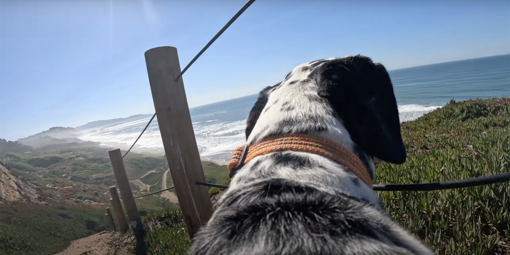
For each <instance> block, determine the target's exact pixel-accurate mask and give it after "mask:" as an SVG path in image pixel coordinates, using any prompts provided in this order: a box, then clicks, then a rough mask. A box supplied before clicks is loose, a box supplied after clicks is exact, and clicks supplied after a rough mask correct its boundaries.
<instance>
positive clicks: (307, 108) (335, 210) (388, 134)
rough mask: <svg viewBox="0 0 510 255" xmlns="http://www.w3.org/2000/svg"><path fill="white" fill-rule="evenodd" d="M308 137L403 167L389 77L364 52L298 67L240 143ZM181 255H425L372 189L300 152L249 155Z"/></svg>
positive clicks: (262, 99)
mask: <svg viewBox="0 0 510 255" xmlns="http://www.w3.org/2000/svg"><path fill="white" fill-rule="evenodd" d="M281 134H312V135H317V136H323V137H326V138H329V139H331V140H333V141H336V142H337V143H339V144H340V145H342V146H344V147H345V148H346V149H348V150H350V151H352V152H354V153H355V154H356V155H357V156H358V157H359V158H360V159H361V160H362V161H363V163H364V164H365V166H366V167H367V169H368V171H369V174H370V176H371V177H372V179H373V178H374V175H375V166H374V162H373V157H377V158H379V159H381V160H384V161H387V162H391V163H399V164H400V163H403V162H404V161H405V159H406V152H405V148H404V144H403V142H402V138H401V134H400V122H399V117H398V109H397V104H396V100H395V96H394V93H393V87H392V84H391V80H390V77H389V75H388V73H387V71H386V69H385V68H384V66H382V65H381V64H374V63H373V62H372V61H371V60H370V59H369V58H367V57H364V56H360V55H358V56H352V57H346V58H337V59H325V60H318V61H313V62H310V63H306V64H303V65H300V66H298V67H296V68H294V70H292V72H290V73H289V74H288V75H287V76H286V77H285V79H283V81H282V82H281V83H279V84H277V85H275V86H272V87H268V88H266V89H264V90H263V91H262V92H260V94H259V97H258V100H257V102H256V103H255V105H254V107H253V109H252V110H251V112H250V115H249V117H248V120H247V127H246V139H247V145H251V144H254V143H257V142H258V141H260V140H261V139H264V138H267V137H270V136H274V135H281ZM189 254H210V255H216V254H260V255H268V254H367V255H368V254H432V252H431V251H430V250H429V249H428V248H426V247H425V246H424V245H423V244H422V243H421V242H420V241H418V240H417V239H415V238H414V237H412V236H411V235H410V234H409V233H408V232H406V231H405V230H404V229H403V228H401V227H400V226H398V225H397V224H395V223H394V222H393V221H391V219H390V218H389V217H388V216H387V215H386V214H385V212H384V211H383V209H382V207H381V205H380V203H379V200H378V198H377V196H376V195H375V194H374V192H373V191H372V190H371V189H370V188H369V187H368V186H367V185H365V184H364V183H363V182H361V181H360V179H358V178H357V177H356V176H355V175H353V174H352V173H351V172H350V171H349V170H347V169H346V168H345V167H343V166H342V165H339V164H337V163H336V162H334V161H332V160H330V159H328V158H325V157H322V156H319V155H315V154H311V153H305V152H294V151H286V152H273V153H269V154H266V155H262V156H258V157H256V158H255V159H253V160H251V161H250V162H248V163H247V164H246V165H244V166H243V167H242V168H240V170H239V171H238V172H237V173H236V175H235V176H234V178H233V179H232V182H231V184H230V187H229V189H228V190H227V192H226V193H225V194H224V195H223V196H222V197H221V199H220V201H219V202H218V206H217V209H216V211H215V212H214V214H213V216H212V218H211V219H210V220H209V222H208V223H207V225H206V226H204V227H202V229H201V230H200V231H199V233H198V234H197V235H196V237H195V238H194V240H193V243H192V246H191V248H190V250H189Z"/></svg>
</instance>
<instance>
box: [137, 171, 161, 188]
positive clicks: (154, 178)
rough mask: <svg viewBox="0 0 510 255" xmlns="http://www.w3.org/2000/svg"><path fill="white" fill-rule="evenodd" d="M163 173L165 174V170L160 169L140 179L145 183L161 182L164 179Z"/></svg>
mask: <svg viewBox="0 0 510 255" xmlns="http://www.w3.org/2000/svg"><path fill="white" fill-rule="evenodd" d="M163 174H164V171H162V170H159V172H153V173H150V174H148V175H146V176H145V177H143V178H141V179H140V180H141V181H142V182H144V183H145V184H149V185H154V184H156V183H157V182H161V180H162V179H163Z"/></svg>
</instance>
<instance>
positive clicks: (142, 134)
mask: <svg viewBox="0 0 510 255" xmlns="http://www.w3.org/2000/svg"><path fill="white" fill-rule="evenodd" d="M154 117H156V113H154V115H152V118H151V120H149V123H147V125H146V126H145V128H144V129H143V130H142V133H140V135H139V136H138V138H136V140H135V142H134V143H133V145H131V148H129V150H128V151H127V152H126V153H124V156H122V158H124V157H125V156H126V155H127V154H128V153H129V152H130V151H131V149H133V147H135V144H136V142H138V140H139V139H140V137H142V135H143V133H144V132H145V130H147V128H148V127H149V125H150V124H151V122H152V120H153V119H154Z"/></svg>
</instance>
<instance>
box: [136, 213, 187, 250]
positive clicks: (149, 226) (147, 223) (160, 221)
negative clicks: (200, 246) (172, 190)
mask: <svg viewBox="0 0 510 255" xmlns="http://www.w3.org/2000/svg"><path fill="white" fill-rule="evenodd" d="M143 224H144V227H145V229H146V231H147V235H146V237H145V245H146V247H147V254H149V255H151V254H169V255H170V254H172V255H173V254H186V252H187V251H188V249H189V246H190V239H189V237H188V234H187V232H186V224H185V223H184V221H183V219H182V214H181V211H180V210H179V209H167V210H164V211H159V212H152V213H148V214H147V215H145V216H144V217H143Z"/></svg>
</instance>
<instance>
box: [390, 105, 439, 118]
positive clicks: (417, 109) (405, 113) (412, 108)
mask: <svg viewBox="0 0 510 255" xmlns="http://www.w3.org/2000/svg"><path fill="white" fill-rule="evenodd" d="M440 107H442V106H439V105H418V104H405V105H399V106H398V113H399V117H400V122H404V121H411V120H415V119H417V118H419V117H421V116H423V115H424V114H426V113H429V112H431V111H433V110H435V109H437V108H440Z"/></svg>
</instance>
